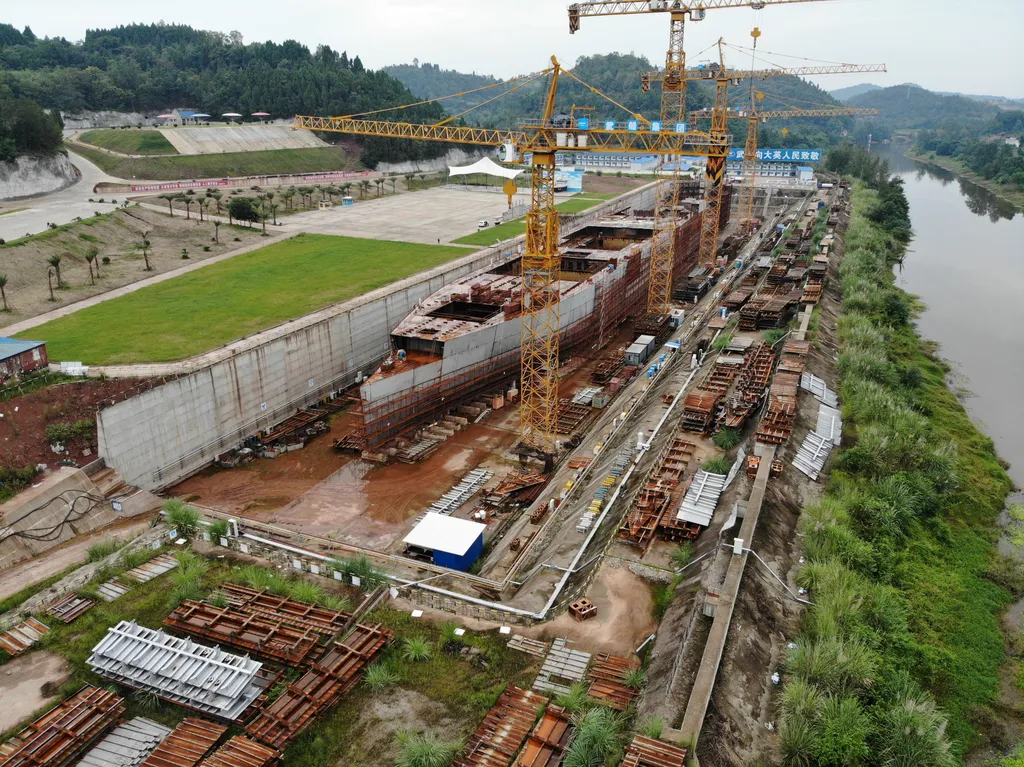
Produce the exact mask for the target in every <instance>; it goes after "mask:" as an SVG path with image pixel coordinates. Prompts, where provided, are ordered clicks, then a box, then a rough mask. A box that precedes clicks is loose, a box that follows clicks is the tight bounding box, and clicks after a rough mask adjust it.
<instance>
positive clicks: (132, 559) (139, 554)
mask: <svg viewBox="0 0 1024 767" xmlns="http://www.w3.org/2000/svg"><path fill="white" fill-rule="evenodd" d="M151 552H152V549H149V550H147V549H136V550H135V551H126V552H124V553H123V554H121V556H120V561H121V567H123V568H125V569H126V570H131V569H132V568H135V567H138V566H139V565H141V564H143V563H145V562H148V561H149V560H150V558H151Z"/></svg>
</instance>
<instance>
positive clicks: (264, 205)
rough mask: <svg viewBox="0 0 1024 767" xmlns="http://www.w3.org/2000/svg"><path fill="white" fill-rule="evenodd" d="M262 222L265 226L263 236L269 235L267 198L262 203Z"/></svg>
mask: <svg viewBox="0 0 1024 767" xmlns="http://www.w3.org/2000/svg"><path fill="white" fill-rule="evenodd" d="M260 222H261V223H262V224H263V235H264V236H266V234H267V201H266V198H264V199H263V200H261V201H260Z"/></svg>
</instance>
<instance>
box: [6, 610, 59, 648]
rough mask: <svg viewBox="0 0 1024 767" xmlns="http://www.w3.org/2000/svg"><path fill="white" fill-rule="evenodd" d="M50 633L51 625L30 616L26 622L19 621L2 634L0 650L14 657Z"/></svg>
mask: <svg viewBox="0 0 1024 767" xmlns="http://www.w3.org/2000/svg"><path fill="white" fill-rule="evenodd" d="M49 633H50V627H49V626H47V625H46V624H45V623H42V622H41V621H37V620H36V619H35V618H33V617H32V616H29V617H28V618H26V619H25V622H24V623H19V624H18V625H17V626H14V627H12V628H9V629H8V630H7V631H5V632H4V633H3V634H0V650H3V651H4V652H6V653H7V654H8V655H10V656H12V657H13V656H15V655H21V654H22V653H23V652H25V651H26V650H27V649H28V648H30V647H31V646H32V645H34V644H35V643H36V642H38V641H39V640H40V639H42V638H43V637H44V636H46V635H47V634H49Z"/></svg>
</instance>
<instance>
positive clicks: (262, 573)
mask: <svg viewBox="0 0 1024 767" xmlns="http://www.w3.org/2000/svg"><path fill="white" fill-rule="evenodd" d="M239 576H240V577H241V580H242V582H243V583H244V584H245V585H246V586H248V587H249V588H251V589H255V590H256V591H264V590H265V589H268V588H270V582H271V581H272V580H273V578H274V573H272V572H270V571H269V570H265V569H264V568H262V567H257V566H256V565H246V566H245V567H243V568H242V569H241V571H240V572H239Z"/></svg>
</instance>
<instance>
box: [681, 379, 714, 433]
mask: <svg viewBox="0 0 1024 767" xmlns="http://www.w3.org/2000/svg"><path fill="white" fill-rule="evenodd" d="M721 399H722V395H721V394H720V393H719V392H712V391H705V390H704V389H696V390H694V391H692V392H690V393H689V394H687V395H686V399H684V400H683V430H684V431H693V432H696V433H697V434H708V433H709V432H710V431H711V429H712V427H713V426H714V425H715V410H716V409H717V408H718V403H719V402H720V401H721Z"/></svg>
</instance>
